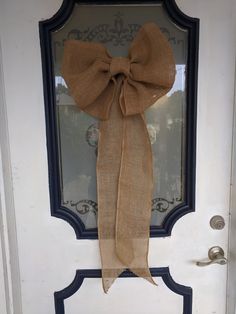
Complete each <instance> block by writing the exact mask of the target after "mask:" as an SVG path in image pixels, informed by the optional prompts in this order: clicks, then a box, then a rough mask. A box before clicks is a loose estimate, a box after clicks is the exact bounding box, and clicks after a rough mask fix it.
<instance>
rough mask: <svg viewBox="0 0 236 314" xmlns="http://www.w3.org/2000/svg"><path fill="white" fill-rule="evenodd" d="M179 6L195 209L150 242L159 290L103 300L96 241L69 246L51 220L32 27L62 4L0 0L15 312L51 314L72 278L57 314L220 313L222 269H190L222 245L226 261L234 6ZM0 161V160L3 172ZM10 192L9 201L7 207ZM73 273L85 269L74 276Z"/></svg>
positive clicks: (128, 285)
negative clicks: (191, 47)
mask: <svg viewBox="0 0 236 314" xmlns="http://www.w3.org/2000/svg"><path fill="white" fill-rule="evenodd" d="M68 3H69V1H68ZM177 4H178V6H179V8H180V9H181V11H182V12H184V13H185V14H187V15H188V16H192V17H197V18H199V19H200V42H199V72H198V118H197V155H196V157H197V160H196V161H197V163H196V164H197V167H196V206H195V208H196V211H195V212H193V213H190V214H188V215H185V216H183V217H182V218H181V219H179V220H178V221H177V222H176V223H175V225H174V227H173V230H172V234H171V236H170V237H165V238H161V237H160V238H155V237H154V238H151V240H150V251H149V264H150V267H151V268H153V276H154V279H155V280H156V282H157V283H158V286H157V287H155V286H152V285H150V284H149V283H146V282H145V281H144V280H142V279H140V278H129V277H128V278H127V277H125V278H119V279H118V280H117V281H116V282H115V284H114V286H113V287H112V289H111V291H109V293H108V295H105V294H104V293H103V291H102V287H101V278H99V277H100V273H99V269H100V258H99V249H98V241H97V240H77V239H76V237H75V233H74V230H73V228H71V226H70V225H69V224H68V223H66V222H65V221H63V220H61V219H57V218H55V217H52V216H51V215H50V197H49V182H48V163H47V146H46V127H45V111H44V97H43V79H42V64H41V53H40V40H39V30H38V22H39V21H41V20H44V19H48V18H50V17H51V16H52V15H53V14H55V13H56V12H57V11H58V9H59V7H60V5H61V1H59V0H52V1H36V0H31V1H30V0H18V1H14V0H2V1H1V3H0V32H1V47H2V60H1V61H0V62H2V67H3V71H2V72H3V73H2V75H3V82H4V84H3V85H4V91H1V93H2V96H3V98H4V99H3V102H1V106H5V109H6V117H5V118H4V117H3V116H1V123H2V122H3V121H5V122H4V123H5V124H4V125H5V131H6V130H7V132H6V133H5V135H4V138H3V136H1V145H2V147H1V149H2V152H3V154H4V156H6V155H7V154H9V155H8V157H9V159H8V162H9V164H10V171H11V173H12V191H11V185H10V183H11V182H10V180H9V177H8V175H7V174H8V172H7V171H6V169H5V172H3V179H4V182H5V186H4V188H5V195H6V199H5V203H4V204H8V205H9V204H11V206H8V207H6V210H5V211H4V215H5V216H4V217H5V218H6V219H4V220H3V222H5V225H4V232H2V234H5V240H6V238H8V240H9V244H10V250H9V251H8V252H10V257H11V258H12V260H11V267H10V268H11V271H12V283H13V286H12V288H11V285H6V286H9V290H10V291H12V300H13V301H12V304H13V305H12V306H13V307H15V309H14V313H15V314H18V313H19V314H22V313H23V314H42V313H43V314H53V313H55V304H54V292H55V291H61V290H63V289H64V288H66V287H68V286H69V285H70V284H71V283H72V282H73V280H74V279H75V280H74V282H73V285H72V286H69V288H68V289H66V290H64V291H62V292H61V293H58V294H56V300H57V302H56V308H57V314H62V313H66V314H78V313H86V314H95V313H99V314H108V313H114V314H121V313H122V314H128V313H132V314H147V313H148V314H154V313H160V314H177V313H178V314H180V313H184V314H191V313H194V314H197V313H198V314H210V313H217V314H225V313H226V280H227V266H226V265H219V264H214V265H210V266H206V267H199V266H197V265H196V262H197V261H202V260H204V259H206V258H207V257H208V250H209V249H210V248H211V247H213V246H220V247H221V248H223V249H224V251H225V252H226V253H225V256H227V245H228V218H229V197H230V167H231V139H232V117H233V103H234V98H233V96H234V62H235V55H236V54H235V51H236V49H235V31H234V30H235V22H234V21H235V18H236V11H235V4H234V1H233V0H227V1H224V2H222V1H220V0H215V1H210V0H198V1H194V0H178V1H177ZM2 125H3V124H2ZM6 163H7V161H6V160H5V161H4V159H3V167H6ZM1 192H4V191H3V189H1ZM11 192H12V194H11ZM11 195H12V197H13V200H14V202H12V201H11V202H10V201H9V199H10V198H11ZM13 204H14V205H13ZM14 215H15V225H14ZM214 215H221V216H222V217H223V218H224V219H225V221H226V226H225V227H224V229H223V230H213V229H212V228H211V227H210V225H209V221H210V219H211V218H212V217H213V216H214ZM1 225H2V224H1ZM1 227H2V226H1ZM6 228H7V229H6ZM16 253H18V254H16ZM13 254H14V255H16V256H18V260H17V258H16V257H14V258H13ZM18 261H19V273H18V272H17V270H18ZM168 267H169V269H168ZM10 268H9V269H10ZM79 269H80V270H83V271H78V273H77V276H76V270H79ZM17 274H18V275H17ZM75 276H76V277H75ZM87 277H89V278H87ZM7 295H8V293H7ZM10 300H11V298H10ZM191 300H193V303H192V304H191ZM10 303H11V302H10ZM8 306H9V307H10V308H12V306H10V305H9V304H8ZM63 309H64V312H63ZM191 311H192V312H191ZM9 313H13V312H9ZM229 314H231V313H229Z"/></svg>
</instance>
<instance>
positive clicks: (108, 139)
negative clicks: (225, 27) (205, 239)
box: [62, 23, 175, 292]
mask: <svg viewBox="0 0 236 314" xmlns="http://www.w3.org/2000/svg"><path fill="white" fill-rule="evenodd" d="M62 74H63V77H64V79H65V81H66V84H67V85H68V87H69V89H70V92H71V94H72V96H73V98H74V100H75V102H76V103H77V104H78V106H79V108H80V109H82V110H83V111H85V112H87V113H88V114H90V115H92V116H94V117H96V118H98V119H100V120H101V121H100V125H99V145H98V159H97V195H98V234H99V244H100V253H101V260H102V277H103V288H104V291H105V292H107V291H108V289H109V287H110V286H111V284H112V283H113V281H114V280H115V279H116V278H117V277H118V276H119V275H120V274H121V273H122V272H123V270H125V269H126V268H129V269H130V270H131V271H132V272H133V273H135V274H136V275H137V276H141V277H143V278H145V279H147V280H149V281H150V282H152V283H154V282H153V280H152V277H151V274H150V271H149V268H148V262H147V256H148V244H149V226H150V218H151V200H152V193H153V169H152V149H151V144H150V140H149V136H148V131H147V128H146V123H145V120H144V114H143V113H144V111H145V109H147V108H148V107H149V106H151V105H152V104H153V103H155V102H156V101H157V100H158V99H159V98H160V97H161V96H163V95H165V94H166V93H167V92H168V91H169V90H170V88H171V87H172V85H173V82H174V78H175V62H174V58H173V53H172V49H171V47H170V45H169V43H168V41H167V40H166V38H165V37H164V35H163V34H162V33H161V31H160V30H159V28H158V27H157V26H156V25H155V24H154V23H148V24H145V25H144V26H143V27H142V28H141V29H140V30H139V32H138V34H137V35H136V38H135V39H134V41H133V42H132V44H131V47H130V50H129V55H128V58H123V57H120V58H112V57H111V56H110V55H109V53H108V52H107V50H106V48H105V47H104V46H103V45H102V44H99V43H88V42H83V41H78V40H69V41H67V42H66V43H65V50H64V58H63V65H62Z"/></svg>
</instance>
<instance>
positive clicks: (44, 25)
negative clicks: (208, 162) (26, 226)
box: [39, 0, 199, 239]
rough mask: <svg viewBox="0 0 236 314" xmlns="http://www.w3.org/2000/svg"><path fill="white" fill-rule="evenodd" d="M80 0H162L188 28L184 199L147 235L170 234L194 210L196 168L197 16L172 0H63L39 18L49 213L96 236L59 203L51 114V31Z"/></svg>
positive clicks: (92, 0)
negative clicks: (50, 13)
mask: <svg viewBox="0 0 236 314" xmlns="http://www.w3.org/2000/svg"><path fill="white" fill-rule="evenodd" d="M77 2H78V3H80V4H97V5H99V4H100V5H102V4H144V3H146V4H163V7H164V9H165V10H166V12H167V14H168V15H169V17H170V18H171V19H172V21H173V22H174V23H176V24H177V25H179V26H180V27H183V28H184V29H186V30H188V34H189V37H188V62H187V74H186V76H187V90H186V91H187V114H186V121H187V125H186V143H185V144H186V145H185V147H186V149H185V151H186V152H185V154H186V155H185V165H184V167H185V171H184V172H185V184H184V191H185V196H184V198H185V202H184V203H182V204H180V205H178V206H177V207H175V208H174V209H173V210H172V211H171V212H170V213H169V214H168V215H167V216H166V217H165V219H164V222H163V225H162V226H161V227H156V226H151V228H150V236H151V237H164V236H169V235H170V234H171V231H172V228H173V226H174V224H175V222H176V221H177V220H178V219H179V218H181V217H182V216H183V215H185V214H187V213H190V212H193V211H194V210H195V168H196V115H197V72H198V43H199V20H198V19H196V18H192V17H189V16H187V15H185V14H184V13H183V12H181V11H180V9H179V8H178V7H177V5H176V3H175V1H174V0H156V1H145V0H142V1H140V0H128V1H126V0H119V1H118V0H82V1H78V0H64V1H63V4H62V6H61V8H60V9H59V11H58V12H57V13H56V14H55V15H54V16H53V17H52V18H50V19H48V20H46V21H41V22H39V31H40V44H41V54H42V66H43V84H44V99H45V115H46V129H47V149H48V169H49V189H50V203H51V215H52V216H55V217H58V218H61V219H64V220H65V221H67V222H68V223H69V224H70V225H71V226H72V227H73V228H74V230H75V233H76V237H77V238H80V239H97V236H98V235H97V229H96V228H95V229H86V228H85V225H84V224H83V222H82V221H81V220H80V218H79V217H78V215H76V214H75V213H74V212H73V211H71V210H70V209H68V208H66V207H63V206H62V205H61V188H60V163H59V153H58V138H57V133H56V132H57V126H56V115H55V108H56V107H55V106H56V101H55V87H54V77H53V66H52V64H53V61H52V46H51V32H53V31H55V30H57V29H59V28H60V27H62V26H63V25H64V23H65V22H66V21H67V19H68V18H69V17H70V15H71V13H72V11H73V8H74V5H75V3H77Z"/></svg>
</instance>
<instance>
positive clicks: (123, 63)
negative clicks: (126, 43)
mask: <svg viewBox="0 0 236 314" xmlns="http://www.w3.org/2000/svg"><path fill="white" fill-rule="evenodd" d="M110 72H111V75H112V76H115V75H117V74H124V75H125V76H128V75H129V73H130V60H129V59H128V58H123V57H116V58H112V60H111V64H110Z"/></svg>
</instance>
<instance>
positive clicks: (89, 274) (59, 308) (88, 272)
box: [54, 267, 192, 314]
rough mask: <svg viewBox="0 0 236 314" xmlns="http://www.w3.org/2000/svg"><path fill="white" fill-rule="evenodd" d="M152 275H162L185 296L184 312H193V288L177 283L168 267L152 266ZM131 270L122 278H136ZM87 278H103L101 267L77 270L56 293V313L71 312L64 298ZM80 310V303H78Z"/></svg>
mask: <svg viewBox="0 0 236 314" xmlns="http://www.w3.org/2000/svg"><path fill="white" fill-rule="evenodd" d="M150 271H151V274H152V277H161V278H162V279H163V281H164V283H165V285H166V286H167V287H168V288H169V289H170V290H171V291H173V292H174V293H176V294H178V295H181V296H182V297H183V314H192V288H190V287H186V286H183V285H180V284H178V283H176V282H175V281H174V280H173V278H172V277H171V275H170V271H169V268H168V267H165V268H150ZM135 277H136V275H134V274H133V273H132V272H130V271H125V272H123V273H122V274H121V275H120V278H135ZM86 278H101V270H100V269H84V270H77V271H76V275H75V278H74V280H73V281H72V283H71V284H70V285H69V286H68V287H66V288H65V289H63V290H61V291H57V292H55V293H54V302H55V314H69V313H66V312H65V306H64V300H65V299H68V298H70V297H71V296H72V295H74V294H75V293H76V292H77V291H78V290H79V289H80V288H81V287H82V284H83V281H84V279H86ZM78 311H79V304H78ZM81 314H83V313H81Z"/></svg>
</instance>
